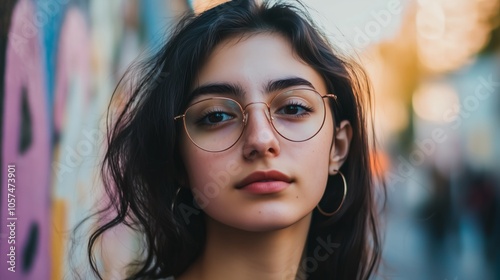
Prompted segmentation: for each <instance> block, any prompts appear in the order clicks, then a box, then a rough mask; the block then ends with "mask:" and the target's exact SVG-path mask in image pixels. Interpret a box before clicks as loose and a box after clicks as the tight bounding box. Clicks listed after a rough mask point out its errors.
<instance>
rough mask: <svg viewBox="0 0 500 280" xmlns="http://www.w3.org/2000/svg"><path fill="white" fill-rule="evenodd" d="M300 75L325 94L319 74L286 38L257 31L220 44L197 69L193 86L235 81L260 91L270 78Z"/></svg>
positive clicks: (245, 87)
mask: <svg viewBox="0 0 500 280" xmlns="http://www.w3.org/2000/svg"><path fill="white" fill-rule="evenodd" d="M286 77H300V78H302V79H305V80H307V81H309V82H311V83H312V84H313V85H314V88H316V90H318V91H319V92H321V93H325V91H326V89H325V85H324V81H323V79H322V78H321V76H320V74H319V73H318V72H317V71H316V70H314V69H313V68H312V67H311V66H309V65H308V64H306V63H305V62H304V61H302V60H301V59H300V58H299V56H298V55H297V54H296V53H295V51H294V50H293V48H292V46H291V44H290V43H289V42H288V40H287V39H286V38H284V37H283V36H281V35H279V34H275V33H259V34H251V35H245V36H239V37H234V38H230V39H227V40H225V41H223V42H222V43H220V44H219V45H218V46H217V47H216V48H215V49H214V51H213V52H212V53H211V55H210V56H209V57H208V59H207V61H206V63H205V64H204V65H203V67H202V68H201V69H200V71H199V74H198V79H197V82H196V84H195V85H194V87H199V86H203V85H206V84H210V83H232V84H237V85H239V86H240V87H241V88H243V89H244V90H245V91H262V90H263V88H264V85H265V84H267V83H268V82H269V81H270V80H278V79H283V78H286Z"/></svg>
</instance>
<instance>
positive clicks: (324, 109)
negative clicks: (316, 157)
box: [174, 88, 337, 153]
mask: <svg viewBox="0 0 500 280" xmlns="http://www.w3.org/2000/svg"><path fill="white" fill-rule="evenodd" d="M296 90H307V91H312V92H314V93H316V94H317V95H319V96H320V97H321V99H323V100H324V99H325V98H327V97H329V98H333V99H334V100H335V102H337V95H335V94H326V95H321V94H320V93H319V92H317V91H316V90H314V89H310V88H295V89H291V90H286V91H282V92H280V93H278V94H276V95H275V96H274V97H273V99H271V101H270V102H269V104H272V103H273V101H274V100H275V99H276V97H278V96H280V95H282V94H284V93H287V92H290V91H296ZM212 99H218V100H220V99H224V100H230V101H233V102H234V103H236V104H237V105H238V107H239V108H240V111H241V113H242V116H243V120H242V121H243V129H241V132H240V135H239V136H238V138H237V139H236V140H235V141H234V143H233V144H231V145H229V147H227V148H225V149H222V150H217V151H212V150H208V149H206V148H203V147H201V146H200V145H199V144H197V143H196V142H195V141H194V140H193V138H191V135H190V134H189V131H188V129H187V126H186V113H187V112H188V110H189V109H190V108H191V107H192V106H194V105H196V104H198V103H200V102H204V101H207V100H212ZM253 104H264V105H266V107H267V115H266V117H267V119H268V121H269V122H270V124H271V126H272V128H273V130H274V131H275V132H276V133H278V134H279V135H280V136H281V137H283V138H285V139H286V140H288V141H291V142H305V141H307V140H309V139H311V138H313V137H314V136H316V135H317V134H318V133H319V132H320V131H321V129H322V128H323V125H324V124H325V119H326V106H325V103H324V102H323V120H322V122H321V126H320V127H319V129H318V131H316V132H315V133H314V134H313V135H312V136H310V137H308V138H306V139H304V140H299V141H296V140H291V139H290V138H288V137H285V136H284V135H283V134H281V132H279V131H278V129H277V128H276V127H275V126H274V122H273V119H274V118H273V117H272V114H271V106H269V104H268V103H266V102H250V103H248V104H246V105H245V106H244V107H242V106H241V104H240V102H238V101H236V100H235V99H233V98H229V97H222V96H221V97H209V98H205V99H202V100H199V101H196V102H195V103H193V104H191V105H189V106H188V107H187V108H186V110H184V113H183V114H181V115H178V116H175V117H174V121H178V120H179V119H182V123H183V126H184V131H185V132H186V134H187V136H188V137H189V140H191V142H192V143H193V144H194V145H195V146H197V147H198V148H200V149H202V150H204V151H207V152H212V153H219V152H223V151H226V150H229V149H230V148H231V147H233V146H234V145H235V144H236V143H238V141H239V140H240V138H241V136H242V135H243V132H244V131H245V126H246V124H247V119H248V117H247V116H248V113H247V112H246V108H247V107H248V106H250V105H253Z"/></svg>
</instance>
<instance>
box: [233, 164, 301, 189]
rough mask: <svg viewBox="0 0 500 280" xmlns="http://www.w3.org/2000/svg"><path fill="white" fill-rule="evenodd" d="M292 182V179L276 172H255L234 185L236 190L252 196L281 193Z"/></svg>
mask: <svg viewBox="0 0 500 280" xmlns="http://www.w3.org/2000/svg"><path fill="white" fill-rule="evenodd" d="M292 182H293V180H292V178H290V177H289V176H287V175H285V174H283V173H281V172H279V171H277V170H269V171H256V172H253V173H251V174H250V175H248V176H247V177H245V178H244V179H243V180H242V181H241V182H239V183H238V184H236V189H240V190H245V191H247V192H250V193H254V194H271V193H277V192H280V191H282V190H283V189H285V188H286V187H288V185H290V183H292Z"/></svg>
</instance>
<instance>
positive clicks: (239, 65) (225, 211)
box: [181, 34, 333, 231]
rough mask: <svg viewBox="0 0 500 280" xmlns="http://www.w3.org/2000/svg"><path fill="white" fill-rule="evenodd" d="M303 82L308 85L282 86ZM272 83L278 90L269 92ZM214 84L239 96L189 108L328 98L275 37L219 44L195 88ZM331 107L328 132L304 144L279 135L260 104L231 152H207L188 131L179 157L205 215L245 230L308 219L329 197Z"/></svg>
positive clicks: (322, 86)
mask: <svg viewBox="0 0 500 280" xmlns="http://www.w3.org/2000/svg"><path fill="white" fill-rule="evenodd" d="M297 78H299V79H297ZM300 79H302V80H304V81H307V82H309V83H310V86H308V85H304V83H303V82H302V84H294V83H295V82H292V83H286V82H282V83H280V82H278V81H280V80H288V81H292V80H293V81H298V80H300ZM276 82H277V83H276ZM271 83H274V84H275V85H278V86H277V88H279V89H273V90H272V91H270V92H269V86H268V85H270V84H271ZM213 84H227V85H231V86H233V87H236V88H238V89H239V90H240V91H241V94H232V93H230V92H228V93H219V94H201V95H198V96H196V97H195V98H194V99H193V100H192V102H191V104H193V103H195V102H197V101H200V100H202V99H205V98H207V97H214V96H223V97H230V98H233V99H235V100H237V101H238V102H239V103H240V104H241V106H242V107H245V106H246V105H247V104H249V103H251V102H265V103H268V104H269V103H270V101H271V100H272V98H273V97H274V96H275V95H276V94H278V93H280V92H283V91H285V90H290V89H294V88H311V89H315V90H316V91H317V92H318V93H320V94H321V95H325V94H327V93H328V92H327V91H326V86H325V83H324V81H323V79H322V78H321V76H320V75H319V74H318V73H317V72H316V71H315V70H314V69H313V68H311V67H310V66H308V65H307V64H305V63H304V62H302V61H301V60H300V59H298V57H297V55H295V54H294V52H293V51H292V48H291V46H290V44H289V43H288V42H287V41H286V40H285V39H284V38H283V37H281V36H279V35H276V34H257V35H252V36H247V37H243V38H241V37H240V38H234V39H229V40H226V41H224V42H223V43H221V44H220V45H219V46H218V47H216V48H215V50H214V52H213V53H212V54H211V55H210V56H209V58H208V60H207V62H206V64H205V65H204V66H203V67H202V68H201V69H200V72H199V75H198V80H197V83H196V84H195V85H194V87H193V90H195V89H196V88H200V87H204V86H207V85H213ZM325 104H328V103H327V102H326V101H325ZM325 107H326V118H325V122H324V125H323V127H322V129H321V130H320V131H319V133H318V134H317V135H316V136H314V137H313V138H311V139H309V140H307V141H304V142H292V141H289V140H287V139H285V138H283V137H282V136H280V135H279V134H278V133H277V132H276V131H275V130H274V128H273V127H272V125H271V123H270V121H269V119H268V117H267V115H266V112H267V111H266V110H267V109H266V106H265V105H264V104H262V103H258V104H254V105H251V106H249V107H247V112H248V120H247V124H246V126H245V129H244V131H243V134H242V135H241V138H240V139H239V140H238V142H237V143H236V144H235V145H234V146H232V147H231V148H230V149H227V150H225V151H222V152H216V153H214V152H208V151H205V150H202V149H200V148H199V147H197V146H196V145H195V144H193V143H192V142H191V141H190V139H189V138H188V136H187V135H186V133H185V132H184V133H183V134H182V136H181V138H182V139H181V143H182V144H181V145H182V151H181V153H182V157H183V159H184V163H185V167H186V170H187V174H188V184H189V186H190V188H191V190H192V191H193V194H194V196H195V198H196V199H197V202H198V204H199V205H200V207H202V209H203V211H204V212H205V213H206V214H207V215H208V216H210V217H211V218H212V219H213V220H215V221H217V222H220V223H222V224H225V225H228V226H231V227H234V228H238V229H242V230H247V231H268V230H274V229H280V228H284V227H287V226H290V225H292V224H294V223H296V222H297V221H299V220H300V219H302V218H304V217H306V216H307V215H308V214H310V213H311V211H312V210H313V209H314V207H315V206H316V204H317V203H318V202H319V201H320V199H321V197H322V195H323V193H324V191H325V187H326V182H327V177H328V174H329V162H330V160H329V159H330V154H331V147H332V139H333V120H332V114H331V112H330V108H329V106H325Z"/></svg>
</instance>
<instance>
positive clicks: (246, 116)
mask: <svg viewBox="0 0 500 280" xmlns="http://www.w3.org/2000/svg"><path fill="white" fill-rule="evenodd" d="M255 104H263V105H265V107H264V115H266V119H267V121H268V122H269V124H270V125H271V126H272V120H273V119H274V118H273V117H272V116H271V113H270V112H269V107H268V105H267V103H265V102H252V103H249V104H247V105H246V106H245V108H243V110H244V114H243V124H244V125H247V123H248V119H249V117H248V110H247V108H248V106H250V105H255Z"/></svg>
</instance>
